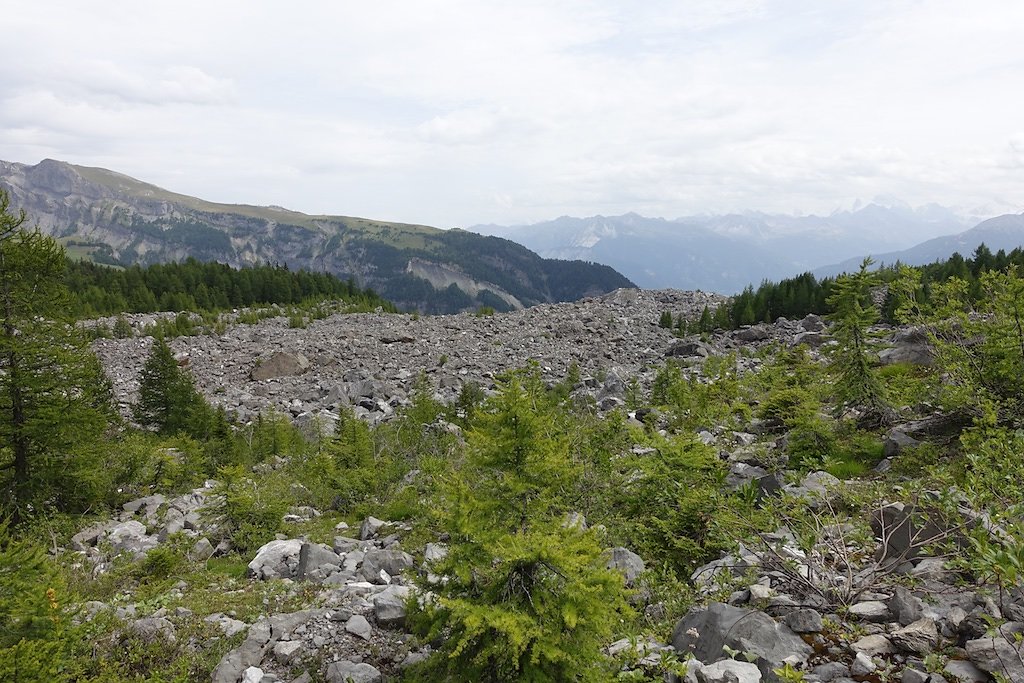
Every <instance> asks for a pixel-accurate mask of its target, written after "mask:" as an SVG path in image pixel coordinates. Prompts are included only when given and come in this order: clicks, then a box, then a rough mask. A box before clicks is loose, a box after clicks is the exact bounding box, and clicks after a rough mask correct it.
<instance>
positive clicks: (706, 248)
mask: <svg viewBox="0 0 1024 683" xmlns="http://www.w3.org/2000/svg"><path fill="white" fill-rule="evenodd" d="M1020 219H1021V217H1020V216H1017V215H1008V216H1001V217H999V218H993V219H990V220H987V221H984V222H983V223H982V224H980V225H978V227H977V228H974V229H973V230H970V229H969V228H971V226H972V225H973V224H974V222H973V219H971V218H966V217H963V216H960V215H958V214H957V213H955V212H954V211H952V210H950V209H947V208H944V207H941V206H938V205H935V204H931V205H928V206H924V207H920V208H916V209H915V208H910V207H908V206H902V205H895V206H881V205H878V204H870V205H868V206H864V207H861V208H858V209H856V210H853V211H840V212H836V213H833V214H832V215H830V216H800V217H794V216H784V215H771V214H764V213H745V214H733V215H725V216H689V217H685V218H678V219H675V220H666V219H663V218H645V217H643V216H639V215H637V214H634V213H629V214H625V215H623V216H594V217H591V218H571V217H567V216H564V217H562V218H558V219H556V220H553V221H547V222H544V223H536V224H534V225H527V226H510V227H506V226H496V225H478V226H474V227H473V228H471V229H472V230H477V231H480V232H483V233H486V234H493V235H501V236H503V237H507V238H509V239H513V240H516V241H517V242H520V243H522V244H524V245H525V246H527V247H529V248H531V249H533V250H534V251H536V252H537V253H539V254H541V255H542V256H547V257H554V258H574V259H584V260H588V261H596V262H599V263H606V264H608V265H610V266H612V267H613V268H615V269H616V270H618V271H619V272H621V273H623V274H624V275H625V276H626V277H628V278H630V279H631V280H633V281H634V282H636V283H637V284H638V285H640V286H641V287H646V288H662V287H676V288H680V289H702V290H705V291H716V292H721V293H724V294H732V293H736V292H738V291H740V290H742V289H743V288H744V287H745V286H747V285H748V284H752V285H754V286H755V287H756V286H757V285H758V284H759V283H760V282H761V281H762V280H764V279H769V280H779V279H782V278H786V277H792V276H794V275H797V274H799V273H802V272H806V271H813V272H816V273H818V274H835V273H837V272H840V271H841V270H843V269H849V268H853V269H855V268H856V267H857V266H858V265H859V264H860V261H861V260H862V258H863V257H864V256H865V255H869V254H873V255H875V259H876V261H882V260H884V261H886V262H893V261H895V260H896V258H901V260H903V261H904V262H907V263H909V262H911V261H913V262H915V263H917V262H921V263H927V262H931V261H934V260H936V259H940V258H941V259H944V258H947V257H949V256H950V255H952V253H953V252H954V251H958V250H959V251H961V252H964V255H968V254H969V253H970V252H972V251H973V250H974V249H975V248H976V247H977V246H978V244H980V243H981V242H982V241H984V242H985V243H986V244H987V245H988V246H989V247H990V248H992V250H993V251H996V250H998V249H1000V248H1007V249H1012V248H1013V246H1019V245H1020V244H1022V243H1024V229H1022V228H1021V227H1020ZM983 226H985V227H984V229H983ZM942 234H947V235H950V236H949V237H943V238H935V237H934V236H935V235H942ZM914 245H917V246H914ZM902 250H907V251H906V252H904V251H902ZM904 253H907V254H911V253H912V255H908V256H900V254H904ZM921 259H923V260H921Z"/></svg>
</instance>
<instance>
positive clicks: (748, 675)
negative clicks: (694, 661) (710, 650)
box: [697, 659, 761, 683]
mask: <svg viewBox="0 0 1024 683" xmlns="http://www.w3.org/2000/svg"><path fill="white" fill-rule="evenodd" d="M697 680H698V681H700V683H760V680H761V671H760V670H759V669H758V668H757V666H756V665H754V664H751V663H750V662H741V661H738V660H735V659H723V660H722V661H720V662H715V663H714V664H707V665H705V666H702V667H701V668H700V669H699V670H698V671H697Z"/></svg>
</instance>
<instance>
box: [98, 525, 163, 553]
mask: <svg viewBox="0 0 1024 683" xmlns="http://www.w3.org/2000/svg"><path fill="white" fill-rule="evenodd" d="M107 540H109V541H110V545H111V547H112V548H113V549H114V552H118V553H132V554H135V555H140V554H142V553H145V552H146V551H148V550H152V549H153V548H155V547H156V546H157V545H158V544H159V542H158V540H157V538H156V537H155V536H147V535H146V526H145V525H144V524H143V523H142V522H137V521H135V520H134V519H132V520H129V521H127V522H121V523H120V524H118V525H117V526H115V527H114V528H113V529H111V530H110V533H109V534H108V535H107Z"/></svg>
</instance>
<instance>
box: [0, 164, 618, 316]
mask: <svg viewBox="0 0 1024 683" xmlns="http://www.w3.org/2000/svg"><path fill="white" fill-rule="evenodd" d="M0 187H3V188H5V189H6V190H7V191H8V192H9V193H10V195H11V198H12V205H13V206H14V207H15V208H22V209H24V210H25V211H27V212H28V214H29V215H30V216H31V217H32V220H33V221H34V222H36V223H38V225H39V227H40V228H41V229H42V230H43V231H44V232H46V233H47V234H50V235H53V236H55V237H58V238H61V239H62V240H64V241H65V242H66V243H68V244H69V245H70V246H71V247H72V252H73V254H79V255H88V256H89V257H91V258H94V259H96V260H100V261H105V262H111V263H142V264H150V263H161V262H168V261H180V260H184V259H186V258H188V257H194V258H197V259H199V260H202V261H219V262H222V263H227V264H230V265H233V266H236V267H241V266H245V265H253V264H258V263H264V264H265V263H277V264H285V265H287V266H288V267H289V268H306V269H308V270H312V271H317V272H329V273H333V274H335V275H338V276H340V277H342V278H348V277H351V278H354V279H355V280H356V282H357V283H358V284H359V285H360V286H361V287H371V288H374V289H375V290H377V292H378V293H380V294H382V295H383V296H384V297H385V298H387V299H389V300H391V301H393V302H394V303H395V304H396V305H398V306H399V307H400V308H404V309H409V310H412V309H418V310H420V311H423V312H434V313H436V312H455V311H459V310H473V309H476V308H478V307H480V306H490V307H492V308H496V309H498V310H512V309H516V308H522V307H525V306H532V305H534V304H537V303H544V302H554V301H573V300H575V299H579V298H581V297H584V296H593V295H597V294H602V293H605V292H608V291H611V290H613V289H616V288H618V287H628V286H631V283H630V281H629V280H627V279H626V278H625V277H623V276H622V275H620V274H619V273H617V272H615V271H614V270H612V269H611V268H609V267H607V266H601V265H597V264H592V263H585V262H582V261H557V260H552V259H543V258H540V257H539V256H537V255H536V254H535V253H533V252H532V251H530V250H528V249H526V248H525V247H522V246H520V245H518V244H516V243H514V242H511V241H509V240H505V239H499V238H496V237H484V236H481V235H477V234H474V233H470V232H465V231H461V230H449V231H445V230H439V229H437V228H431V227H427V226H420V225H406V224H399V223H387V222H383V221H374V220H368V219H363V218H350V217H345V216H309V215H306V214H302V213H299V212H296V211H289V210H287V209H282V208H280V207H272V206H270V207H266V206H245V205H232V204H217V203H213V202H207V201H204V200H201V199H197V198H195V197H189V196H185V195H180V194H176V193H174V192H169V191H167V190H164V189H162V188H159V187H156V186H154V185H149V184H147V183H144V182H141V181H138V180H136V179H134V178H130V177H128V176H125V175H122V174H119V173H114V172H112V171H108V170H106V169H101V168H88V167H84V166H74V165H71V164H68V163H64V162H61V161H54V160H52V159H47V160H44V161H42V162H40V163H38V164H36V165H34V166H29V165H25V164H19V163H12V162H6V161H0Z"/></svg>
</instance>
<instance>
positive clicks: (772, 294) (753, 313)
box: [663, 244, 1024, 332]
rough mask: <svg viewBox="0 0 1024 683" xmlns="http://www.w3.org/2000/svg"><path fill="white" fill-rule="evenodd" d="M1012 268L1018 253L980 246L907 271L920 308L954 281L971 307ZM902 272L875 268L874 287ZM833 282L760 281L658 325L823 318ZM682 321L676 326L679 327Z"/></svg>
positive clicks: (1020, 264)
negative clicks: (992, 279) (989, 281)
mask: <svg viewBox="0 0 1024 683" xmlns="http://www.w3.org/2000/svg"><path fill="white" fill-rule="evenodd" d="M1011 265H1015V266H1016V267H1017V268H1024V249H1022V248H1021V247H1018V248H1016V249H1013V250H1012V251H1010V252H1006V251H1005V250H1003V249H1000V250H999V251H998V252H996V253H994V254H993V253H992V251H991V250H990V249H989V248H988V247H986V246H985V245H984V244H982V245H981V246H979V247H978V248H977V249H976V250H975V251H974V253H973V254H972V255H971V256H970V257H969V258H966V259H965V258H964V257H963V256H961V255H960V254H958V253H957V254H953V256H951V257H950V258H948V259H946V260H945V261H936V262H935V263H932V264H929V265H924V266H914V267H912V268H909V271H910V272H913V273H917V274H918V275H917V277H919V278H920V283H919V291H918V293H917V295H916V300H917V302H918V304H919V305H921V306H925V307H928V306H931V305H932V304H933V303H935V302H933V285H934V284H936V283H943V282H947V281H949V280H950V279H951V278H957V279H959V280H961V281H962V282H963V283H964V286H965V287H966V295H967V297H968V301H969V302H970V303H977V302H978V301H979V300H980V299H981V298H982V297H984V296H985V295H986V292H985V290H984V288H983V286H982V282H981V279H982V276H983V275H984V274H985V273H987V272H990V271H1005V270H1006V269H1007V267H1009V266H1011ZM907 270H908V267H907V266H904V265H902V264H900V263H895V264H893V265H891V266H884V267H882V268H880V269H878V271H877V273H878V278H877V281H878V284H879V285H886V284H891V283H893V282H894V281H895V280H897V279H898V278H900V276H901V274H903V273H904V272H905V271H907ZM835 281H836V279H835V278H834V277H827V278H822V279H820V280H819V279H817V278H816V277H815V276H814V275H812V274H811V273H803V274H802V275H798V276H796V277H793V278H786V279H783V280H780V281H778V282H769V281H765V282H762V283H761V284H760V286H758V288H757V289H756V290H755V289H754V287H753V286H752V285H751V286H748V287H746V288H745V289H744V290H743V291H742V292H741V293H740V294H738V295H736V296H735V297H732V299H731V301H730V303H729V304H728V305H727V306H723V307H720V308H719V309H717V310H714V311H708V313H707V314H706V315H705V316H703V319H700V318H698V319H695V320H689V321H679V320H676V319H673V320H672V321H671V324H669V323H668V321H663V326H666V327H672V326H679V328H680V330H681V331H682V332H685V331H687V330H691V329H692V331H710V330H711V329H713V328H714V327H722V328H726V329H735V328H737V327H740V326H741V325H752V324H754V323H759V322H772V321H774V320H776V319H777V318H779V317H785V318H790V319H797V318H802V317H804V316H805V315H807V314H808V313H816V314H826V313H831V312H832V309H831V308H830V306H829V305H828V297H829V294H830V293H831V291H832V287H833V285H834V283H835ZM896 306H897V299H896V297H895V296H889V295H886V300H885V303H884V305H883V307H882V317H883V319H884V320H886V321H887V322H895V320H896V318H895V315H894V313H895V308H896ZM680 323H682V325H680Z"/></svg>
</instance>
